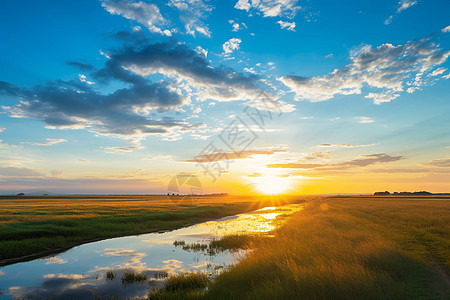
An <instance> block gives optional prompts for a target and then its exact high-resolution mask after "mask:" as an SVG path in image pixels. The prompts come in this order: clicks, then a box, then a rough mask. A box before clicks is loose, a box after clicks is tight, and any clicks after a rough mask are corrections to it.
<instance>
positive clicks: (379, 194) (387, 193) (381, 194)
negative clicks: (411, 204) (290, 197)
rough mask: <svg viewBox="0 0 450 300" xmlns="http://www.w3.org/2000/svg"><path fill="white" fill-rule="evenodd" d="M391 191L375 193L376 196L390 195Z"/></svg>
mask: <svg viewBox="0 0 450 300" xmlns="http://www.w3.org/2000/svg"><path fill="white" fill-rule="evenodd" d="M390 194H391V193H389V191H384V192H375V193H374V195H375V196H386V195H390Z"/></svg>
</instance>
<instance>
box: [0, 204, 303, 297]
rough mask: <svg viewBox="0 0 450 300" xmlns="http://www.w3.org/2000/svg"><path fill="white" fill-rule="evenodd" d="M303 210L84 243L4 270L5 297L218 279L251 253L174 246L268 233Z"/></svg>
mask: <svg viewBox="0 0 450 300" xmlns="http://www.w3.org/2000/svg"><path fill="white" fill-rule="evenodd" d="M301 208H302V205H300V204H291V205H286V206H281V207H268V208H264V209H260V210H258V211H254V212H251V213H245V214H240V215H236V216H230V217H225V218H222V219H218V220H215V221H209V222H204V223H200V224H196V225H193V226H189V227H185V228H181V229H177V230H173V231H169V232H164V233H149V234H143V235H139V236H128V237H121V238H114V239H108V240H103V241H99V242H93V243H89V244H84V245H81V246H78V247H74V248H72V249H70V250H68V251H66V252H64V253H60V254H58V255H53V256H49V257H46V258H41V259H36V260H32V261H28V262H23V263H17V264H13V265H9V266H6V267H1V268H0V298H1V299H12V298H23V299H43V298H52V297H53V298H54V299H70V298H72V299H92V298H94V297H95V296H102V297H108V296H109V297H115V296H119V297H120V298H135V297H145V296H146V295H147V294H148V293H149V292H150V291H151V289H152V288H155V287H156V288H157V287H161V286H162V285H163V283H164V280H165V278H166V277H167V276H168V275H169V274H173V273H180V272H192V271H196V272H207V273H208V275H210V276H216V275H218V274H219V273H220V272H221V271H222V270H223V269H224V268H225V267H227V266H228V265H230V264H233V263H235V262H236V261H237V260H239V258H240V257H242V256H243V255H244V254H245V251H243V250H239V251H234V252H230V251H228V250H225V251H222V252H215V253H210V252H209V253H208V252H205V251H194V252H192V251H184V250H183V249H182V248H180V247H176V246H175V245H174V242H175V241H177V240H183V241H185V242H186V243H207V242H208V241H210V240H211V239H215V238H220V237H221V236H224V235H227V234H247V233H256V232H268V231H270V230H272V229H274V227H275V226H276V223H277V222H278V221H277V220H279V219H280V218H279V217H280V216H281V215H289V214H291V213H293V212H295V211H298V210H300V209H301Z"/></svg>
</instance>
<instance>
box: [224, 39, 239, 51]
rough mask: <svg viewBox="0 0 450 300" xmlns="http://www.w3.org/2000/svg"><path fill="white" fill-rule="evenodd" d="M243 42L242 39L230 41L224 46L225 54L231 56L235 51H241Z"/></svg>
mask: <svg viewBox="0 0 450 300" xmlns="http://www.w3.org/2000/svg"><path fill="white" fill-rule="evenodd" d="M241 42H242V41H241V39H238V38H232V39H229V40H228V41H226V42H225V43H224V44H223V46H222V47H223V52H224V53H227V54H229V53H232V52H233V51H235V50H239V44H240V43H241Z"/></svg>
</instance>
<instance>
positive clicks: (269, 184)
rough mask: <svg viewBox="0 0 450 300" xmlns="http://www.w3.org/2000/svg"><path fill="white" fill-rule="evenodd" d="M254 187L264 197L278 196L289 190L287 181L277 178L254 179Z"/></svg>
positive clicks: (263, 177)
mask: <svg viewBox="0 0 450 300" xmlns="http://www.w3.org/2000/svg"><path fill="white" fill-rule="evenodd" d="M255 183H256V187H257V189H258V190H260V191H261V192H263V193H264V194H266V195H278V194H281V193H283V192H285V191H286V190H287V189H288V188H289V180H288V179H287V178H283V177H278V176H262V177H257V178H255Z"/></svg>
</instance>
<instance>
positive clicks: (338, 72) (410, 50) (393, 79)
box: [279, 38, 450, 104]
mask: <svg viewBox="0 0 450 300" xmlns="http://www.w3.org/2000/svg"><path fill="white" fill-rule="evenodd" d="M449 55H450V51H443V50H442V49H440V48H439V47H438V45H436V44H435V43H433V42H432V41H430V38H424V39H421V40H417V41H409V42H407V43H406V44H404V45H398V46H394V45H392V44H388V43H387V44H383V45H381V46H379V47H377V48H373V47H372V46H370V45H363V46H360V47H358V48H357V49H356V50H354V51H352V52H351V55H350V59H351V63H350V64H348V65H347V66H345V67H344V68H341V69H335V70H334V71H333V72H331V73H330V74H329V75H325V76H317V77H302V76H295V75H290V76H284V77H281V78H279V80H280V81H281V82H283V83H284V84H285V85H286V86H287V87H289V88H290V89H291V90H292V91H293V92H295V94H296V99H297V100H309V101H312V102H316V101H323V100H328V99H331V98H333V97H334V96H336V95H352V94H362V89H363V87H367V88H368V89H369V88H370V89H372V90H373V91H370V92H369V93H367V95H365V97H366V98H370V99H372V100H373V101H374V103H376V104H380V103H382V102H389V101H392V100H393V99H395V98H397V97H399V96H400V93H401V92H403V91H405V89H406V90H407V92H409V93H411V92H414V91H415V90H417V89H420V87H422V86H426V85H428V84H430V81H427V79H426V78H425V77H426V76H425V75H426V74H428V73H431V72H433V71H434V70H435V69H436V68H438V66H439V65H441V64H442V63H444V62H445V61H446V60H447V58H448V56H449Z"/></svg>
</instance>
